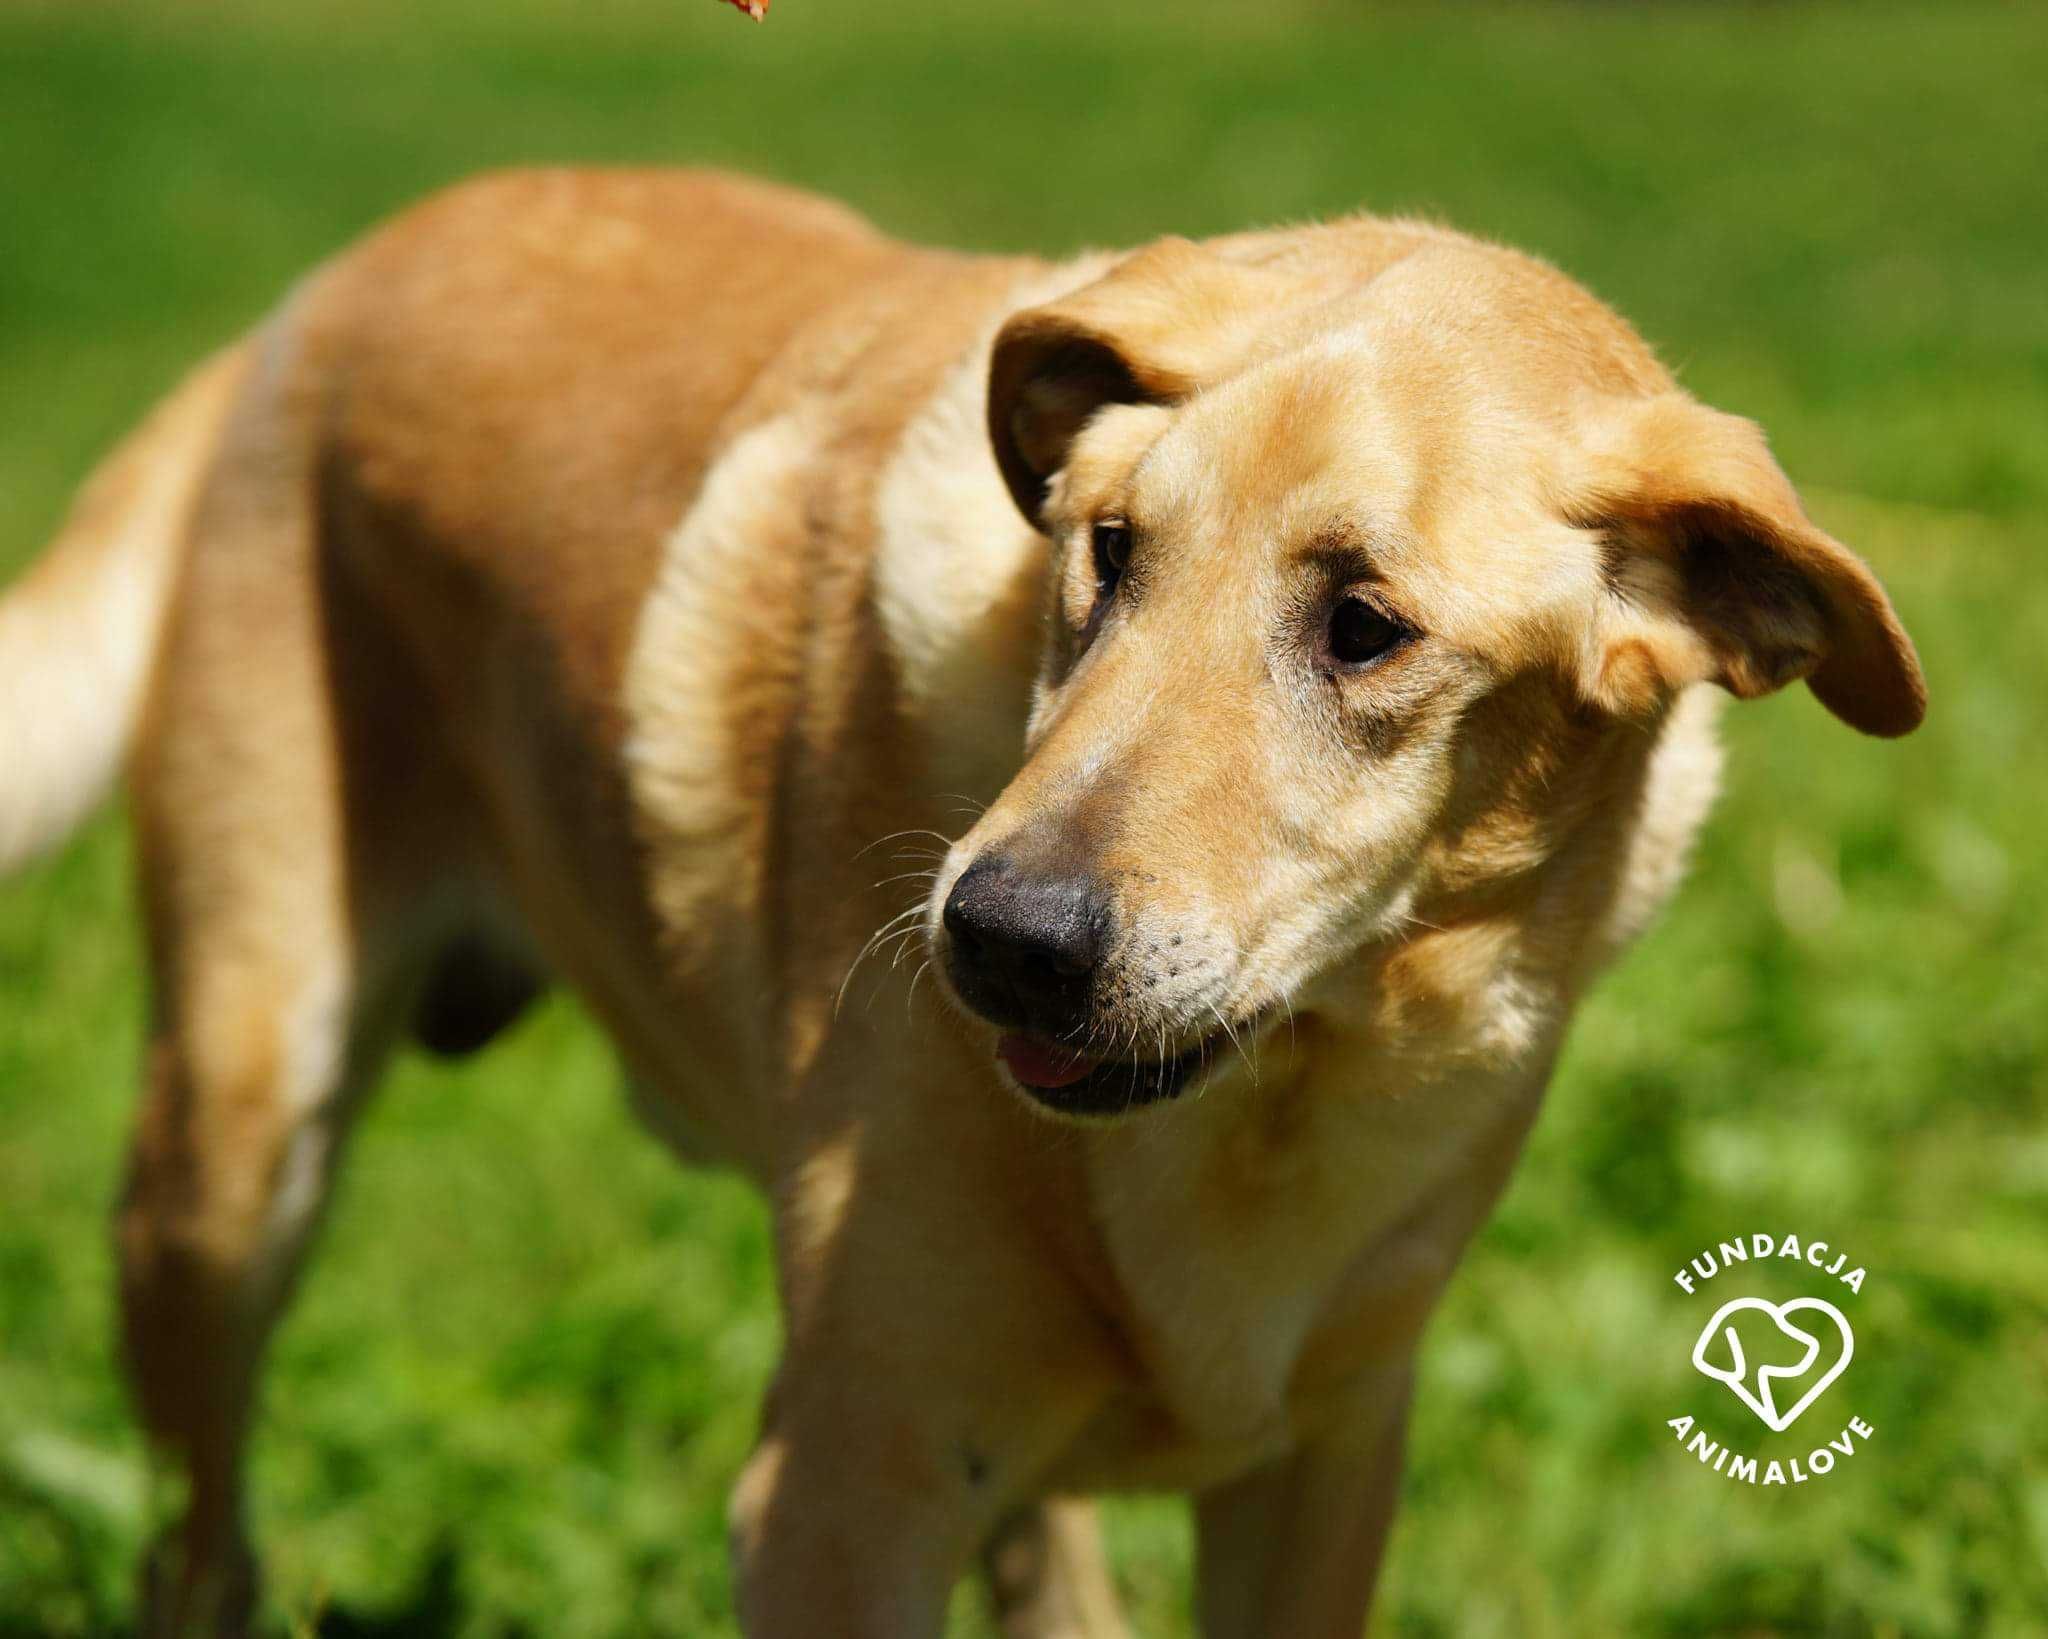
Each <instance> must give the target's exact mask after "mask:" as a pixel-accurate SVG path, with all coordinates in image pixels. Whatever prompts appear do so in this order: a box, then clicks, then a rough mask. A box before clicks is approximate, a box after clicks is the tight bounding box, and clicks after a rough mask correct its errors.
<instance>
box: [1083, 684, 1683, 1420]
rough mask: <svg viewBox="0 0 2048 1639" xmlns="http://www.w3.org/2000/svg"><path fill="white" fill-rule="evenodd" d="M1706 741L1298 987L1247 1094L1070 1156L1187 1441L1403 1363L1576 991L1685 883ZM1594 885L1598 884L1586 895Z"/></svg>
mask: <svg viewBox="0 0 2048 1639" xmlns="http://www.w3.org/2000/svg"><path fill="white" fill-rule="evenodd" d="M1710 723H1711V707H1710V706H1709V705H1706V704H1705V703H1702V702H1691V703H1687V704H1685V705H1683V706H1682V707H1681V708H1680V709H1679V710H1677V711H1675V712H1673V713H1672V714H1671V715H1670V716H1669V717H1668V718H1667V720H1666V721H1665V722H1664V723H1663V724H1662V725H1661V726H1660V728H1659V731H1658V732H1656V733H1654V734H1641V733H1640V732H1634V733H1632V734H1631V736H1629V737H1627V738H1624V739H1622V740H1621V741H1619V742H1618V748H1619V749H1618V759H1617V762H1616V764H1615V766H1613V767H1612V768H1611V769H1610V770H1609V773H1608V777H1607V789H1606V790H1605V791H1604V792H1603V793H1602V800H1601V801H1600V802H1599V803H1597V804H1592V805H1588V806H1587V807H1586V809H1585V810H1584V812H1583V813H1582V815H1581V816H1580V818H1579V819H1578V821H1577V823H1576V824H1575V825H1574V826H1573V827H1572V828H1571V829H1570V830H1569V831H1568V832H1566V833H1565V834H1564V835H1563V836H1561V837H1560V839H1559V842H1558V846H1557V847H1556V849H1555V851H1554V852H1553V853H1552V855H1551V856H1550V858H1549V859H1548V860H1546V861H1545V863H1544V864H1543V865H1542V866H1541V867H1540V868H1538V869H1536V870H1533V871H1530V872H1528V873H1526V874H1524V875H1522V876H1520V877H1519V878H1518V879H1517V880H1516V881H1515V882H1513V883H1512V884H1503V885H1500V886H1499V887H1498V890H1497V891H1495V892H1492V893H1474V892H1472V891H1469V890H1466V891H1463V892H1461V893H1460V894H1458V895H1456V896H1454V897H1445V898H1443V899H1442V900H1440V901H1428V902H1426V906H1425V910H1424V916H1423V922H1424V923H1427V924H1428V925H1423V923H1416V924H1413V925H1411V927H1410V928H1409V930H1408V931H1407V932H1406V933H1405V934H1404V935H1403V936H1401V937H1399V938H1396V939H1393V940H1389V941H1386V942H1384V943H1381V944H1378V945H1375V946H1372V947H1370V948H1368V949H1367V950H1366V951H1364V952H1362V953H1361V954H1360V956H1359V957H1357V958H1356V959H1355V960H1354V961H1352V962H1351V963H1349V964H1346V966H1345V967H1344V969H1343V970H1342V971H1340V972H1339V973H1336V974H1333V975H1331V976H1328V977H1327V978H1325V979H1324V980H1323V981H1321V982H1319V983H1318V984H1316V985H1313V986H1310V987H1309V988H1308V989H1307V990H1306V991H1305V992H1304V993H1303V995H1302V997H1301V999H1300V1002H1299V1004H1298V1009H1297V1014H1296V1016H1295V1018H1294V1019H1293V1020H1292V1021H1289V1020H1286V1019H1283V1020H1281V1021H1280V1022H1279V1023H1278V1024H1277V1025H1275V1026H1274V1027H1272V1028H1271V1029H1270V1030H1269V1032H1268V1034H1267V1036H1266V1039H1265V1040H1264V1041H1263V1042H1261V1043H1260V1044H1259V1046H1258V1049H1257V1059H1258V1068H1257V1073H1256V1075H1254V1074H1253V1072H1252V1070H1251V1067H1250V1066H1243V1065H1241V1066H1237V1067H1235V1068H1233V1069H1232V1070H1231V1071H1230V1072H1229V1073H1228V1074H1227V1075H1226V1076H1225V1077H1224V1078H1222V1082H1221V1084H1220V1085H1213V1086H1211V1087H1210V1088H1208V1089H1207V1090H1206V1091H1204V1092H1200V1093H1198V1094H1197V1095H1195V1096H1193V1097H1191V1098H1189V1099H1186V1100H1183V1101H1182V1102H1180V1103H1179V1104H1176V1105H1173V1106H1170V1107H1167V1108H1165V1109H1161V1110H1158V1111H1153V1112H1149V1113H1147V1114H1146V1115H1145V1116H1143V1117H1141V1118H1140V1119H1138V1120H1136V1121H1133V1122H1130V1123H1128V1124H1124V1125H1120V1126H1116V1127H1111V1128H1104V1129H1098V1130H1094V1131H1091V1132H1090V1133H1088V1134H1087V1136H1086V1137H1085V1139H1084V1143H1085V1147H1086V1155H1087V1160H1086V1170H1087V1176H1088V1185H1089V1192H1090V1196H1091V1200H1092V1204H1093V1207H1094V1216H1095V1220H1096V1223H1097V1225H1098V1226H1099V1230H1100V1236H1101V1245H1102V1250H1103V1256H1104V1258H1105V1259H1106V1261H1107V1262H1108V1264H1109V1265H1110V1267H1111V1269H1112V1271H1113V1275H1114V1282H1115V1289H1116V1291H1117V1293H1118V1294H1119V1298H1120V1304H1121V1308H1122V1310H1123V1320H1124V1324H1125V1326H1126V1329H1127V1331H1128V1334H1129V1337H1130V1341H1131V1343H1132V1346H1133V1349H1134V1352H1135V1353H1136V1354H1137V1355H1138V1356H1139V1357H1140V1358H1141V1359H1142V1360H1143V1361H1144V1362H1145V1364H1146V1367H1147V1370H1148V1373H1149V1375H1150V1377H1151V1379H1152V1384H1151V1386H1152V1389H1153V1392H1154V1393H1156V1394H1157V1395H1158V1396H1159V1398H1160V1399H1161V1400H1162V1401H1163V1402H1164V1403H1165V1406H1166V1407H1167V1409H1168V1410H1169V1411H1170V1413H1171V1414H1172V1416H1173V1417H1174V1419H1175V1421H1176V1422H1177V1423H1178V1424H1179V1425H1180V1426H1181V1427H1183V1428H1184V1429H1186V1430H1188V1431H1189V1432H1190V1433H1191V1434H1195V1435H1197V1436H1198V1437H1200V1438H1202V1439H1205V1440H1216V1441H1225V1442H1229V1441H1243V1440H1253V1441H1256V1440H1257V1439H1259V1438H1260V1437H1261V1436H1262V1433H1263V1432H1265V1431H1269V1430H1271V1429H1274V1428H1277V1427H1279V1426H1281V1425H1282V1424H1283V1423H1284V1422H1285V1420H1286V1419H1287V1418H1288V1417H1289V1416H1290V1415H1293V1414H1295V1412H1296V1411H1297V1410H1298V1406H1297V1404H1296V1403H1297V1401H1298V1400H1299V1398H1300V1397H1302V1396H1304V1395H1310V1396H1312V1395H1313V1394H1314V1393H1315V1392H1316V1391H1317V1390H1318V1389H1319V1388H1321V1387H1335V1386H1336V1385H1337V1384H1339V1383H1340V1382H1341V1381H1342V1380H1343V1379H1345V1378H1346V1377H1348V1376H1350V1375H1352V1374H1355V1373H1357V1372H1361V1371H1366V1370H1371V1369H1375V1368H1376V1367H1380V1366H1384V1365H1387V1364H1388V1363H1390V1362H1394V1363H1398V1360H1399V1359H1400V1358H1401V1357H1402V1356H1404V1355H1405V1353H1406V1352H1407V1351H1408V1350H1409V1349H1410V1348H1412V1346H1413V1343H1414V1339H1415V1336H1416V1334H1417V1333H1418V1332H1419V1330H1420V1327H1421V1325H1422V1323H1423V1321H1424V1320H1425V1319H1426V1317H1427V1314H1428V1312H1429V1309H1430V1307H1431V1306H1432V1304H1433V1303H1434V1301H1435V1299H1436V1297H1437V1295H1438V1294H1439V1293H1440V1292H1441V1290H1442V1287H1443V1285H1444V1283H1445V1281H1447V1280H1448V1278H1449V1276H1450V1273H1451V1271H1452V1269H1453V1268H1454V1267H1455V1265H1456V1262H1457V1260H1458V1257H1459V1256H1460V1254H1461V1253H1462V1251H1463V1249H1464V1246H1465V1244H1466V1242H1467V1241H1468V1239H1469V1238H1470V1236H1471V1235H1472V1234H1473V1233H1474V1231H1476V1229H1477V1228H1478V1227H1479V1225H1480V1224H1481V1223H1482V1222H1483V1221H1484V1219H1485V1216H1486V1214H1487V1213H1488V1211H1489V1210H1490V1209H1491V1207H1492V1205H1493V1202H1494V1200H1495V1199H1496V1197H1497V1195H1498V1193H1499V1191H1500V1189H1501V1188H1502V1187H1503V1185H1504V1184H1505V1182H1506V1180H1507V1177H1508V1174H1509V1172H1510V1170H1511V1168H1512V1166H1513V1163H1514V1160H1515V1157H1516V1156H1517V1154H1518V1153H1519V1150H1520V1147H1521V1143H1522V1139H1523V1137H1524V1135H1525V1134H1526V1132H1527V1130H1528V1127H1529V1124H1530V1122H1531V1121H1532V1120H1533V1119H1534V1116H1535V1113H1536V1110H1537V1107H1538V1104H1539V1102H1540V1100H1541V1097H1542V1092H1543V1088H1544V1085H1545V1083H1546V1081H1547V1080H1548V1078H1549V1074H1550V1067H1551V1065H1552V1063H1553V1061H1554V1059H1555V1057H1556V1054H1557V1051H1558V1048H1559V1046H1560V1044H1561V1041H1562V1038H1563V1034H1564V1030H1565V1027H1566V1025H1567V1024H1568V1022H1569V1019H1570V1015H1571V1011H1572V1008H1573V1007H1574V1005H1575V1004H1576V1001H1577V999H1578V996H1579V994H1580V993H1581V991H1582V989H1583V987H1584V985H1585V983H1586V982H1587V980H1588V979H1589V978H1590V977H1591V975H1592V973H1593V972H1594V970H1595V969H1596V968H1597V967H1598V965H1599V963H1600V962H1601V961H1602V960H1604V959H1605V958H1606V957H1607V956H1609V955H1611V954H1612V953H1613V951H1614V950H1615V949H1616V948H1618V946H1619V945H1620V944H1621V943H1622V942H1623V941H1624V940H1625V939H1626V938H1627V937H1628V936H1629V935H1631V934H1632V933H1633V932H1634V931H1635V930H1636V929H1637V928H1638V927H1640V926H1641V924H1642V922H1643V921H1644V920H1646V919H1647V917H1648V916H1649V914H1650V913H1651V911H1652V910H1653V909H1654V908H1655V904H1656V902H1657V901H1658V900H1660V899H1661V898H1662V897H1663V895H1664V894H1665V893H1666V892H1668V891H1669V888H1670V886H1671V885H1672V884H1673V883H1674V882H1675V880H1676V877H1677V874H1678V870H1679V867H1680V864H1681V862H1682V859H1683V854H1684V850H1685V846H1686V844H1687V842H1688V841H1689V839H1690V836H1691V834H1692V830H1693V828H1694V826H1695V825H1696V824H1697V822H1698V819H1699V817H1700V813H1701V811H1702V810H1703V808H1704V802H1705V799H1704V797H1703V796H1702V795H1701V794H1700V788H1701V785H1702V783H1703V782H1701V781H1700V780H1699V779H1698V778H1697V774H1698V771H1699V770H1698V765H1699V762H1700V760H1701V759H1703V758H1704V759H1706V760H1707V761H1708V762H1709V763H1710V762H1711V759H1712V757H1713V749H1712V743H1711V733H1710ZM1681 765H1690V766H1681ZM1589 872H1598V873H1599V874H1600V875H1601V877H1602V878H1603V879H1604V880H1603V881H1602V882H1601V883H1600V884H1599V891H1597V892H1593V893H1590V894H1589V893H1588V892H1587V887H1588V884H1587V881H1586V877H1587V873H1589ZM1567 887H1569V898H1570V899H1571V900H1572V901H1573V902H1574V903H1576V904H1578V905H1580V906H1585V907H1592V909H1590V910H1582V911H1581V912H1580V913H1579V914H1578V916H1577V919H1576V925H1571V924H1568V923H1566V922H1563V921H1561V920H1560V917H1561V914H1562V913H1561V909H1560V901H1561V900H1563V899H1565V898H1566V897H1567ZM1198 1292H1199V1294H1200V1301H1199V1302H1196V1301H1194V1298H1195V1294H1196V1293H1198ZM1188 1316H1200V1317H1202V1318H1201V1321H1200V1324H1199V1326H1198V1327H1197V1328H1195V1329H1194V1330H1192V1331H1191V1330H1189V1329H1188V1328H1187V1322H1186V1320H1185V1317H1188Z"/></svg>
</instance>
